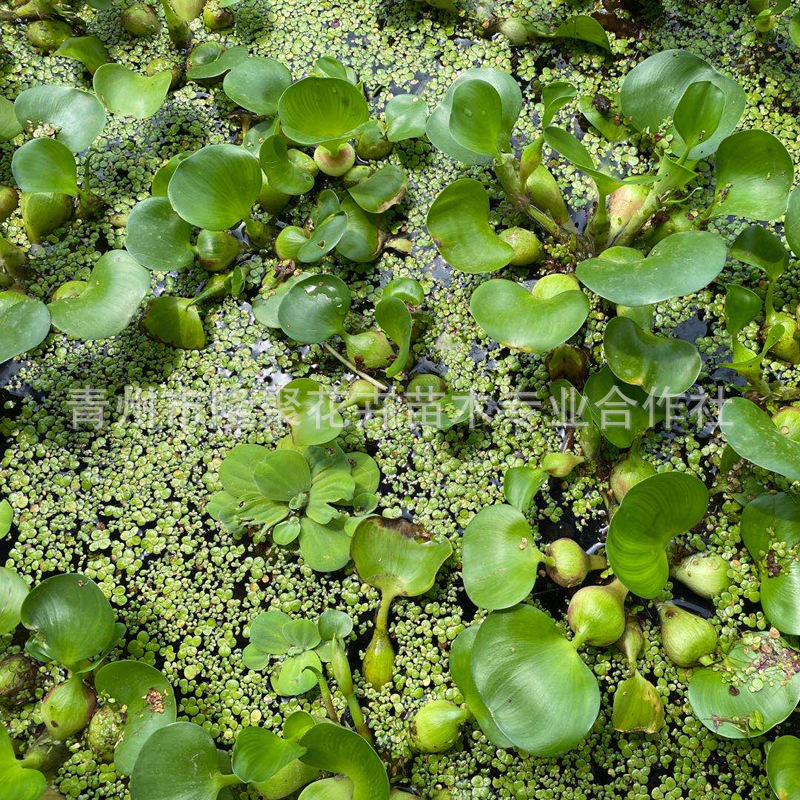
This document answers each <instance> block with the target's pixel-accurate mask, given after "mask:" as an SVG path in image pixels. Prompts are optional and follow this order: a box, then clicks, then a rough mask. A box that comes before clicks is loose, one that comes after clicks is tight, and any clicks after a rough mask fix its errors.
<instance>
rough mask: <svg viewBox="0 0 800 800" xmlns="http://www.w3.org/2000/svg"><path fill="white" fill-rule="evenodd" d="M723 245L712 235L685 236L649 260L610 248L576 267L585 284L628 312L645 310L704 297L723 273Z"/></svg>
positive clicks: (669, 240) (663, 245) (673, 239)
mask: <svg viewBox="0 0 800 800" xmlns="http://www.w3.org/2000/svg"><path fill="white" fill-rule="evenodd" d="M726 257H727V249H726V247H725V242H724V241H723V240H722V239H721V238H720V237H719V236H717V234H715V233H711V232H710V231H683V232H681V233H673V234H672V235H671V236H667V237H666V238H665V239H662V240H661V241H660V242H659V243H658V244H657V245H656V246H655V247H654V248H653V249H652V250H651V251H650V253H649V255H648V256H647V258H645V257H644V256H643V255H642V254H641V253H640V252H639V251H638V250H632V249H631V248H629V247H610V248H609V249H608V250H606V251H604V252H603V253H602V254H601V255H600V256H599V257H597V258H590V259H587V260H586V261H582V262H581V263H580V264H578V268H577V270H576V274H577V276H578V278H580V281H581V283H583V284H584V286H586V287H587V288H589V289H591V291H593V292H594V293H595V294H599V295H600V297H603V298H605V299H606V300H610V301H611V302H612V303H618V304H620V305H625V306H646V305H649V304H650V303H660V302H662V301H663V300H669V299H670V298H671V297H682V296H683V295H687V294H692V293H694V292H698V291H700V289H702V288H703V287H704V286H707V285H708V284H709V283H710V282H711V281H713V280H714V278H716V277H717V275H719V273H720V272H722V268H723V267H724V266H725V259H726Z"/></svg>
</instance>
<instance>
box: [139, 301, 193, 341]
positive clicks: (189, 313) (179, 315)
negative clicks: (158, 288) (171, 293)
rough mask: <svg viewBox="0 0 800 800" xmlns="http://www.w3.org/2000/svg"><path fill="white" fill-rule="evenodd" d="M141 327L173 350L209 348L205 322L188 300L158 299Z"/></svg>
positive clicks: (145, 316)
mask: <svg viewBox="0 0 800 800" xmlns="http://www.w3.org/2000/svg"><path fill="white" fill-rule="evenodd" d="M142 324H143V325H144V328H145V330H146V331H147V332H148V333H149V334H150V335H151V336H152V337H153V338H154V339H157V340H158V341H159V342H163V343H164V344H168V345H171V346H172V347H178V348H181V349H182V350H202V349H203V348H204V347H205V346H206V334H205V331H204V330H203V320H202V319H201V318H200V312H199V311H198V309H197V306H196V305H193V304H192V300H190V299H189V298H186V297H167V296H165V295H162V296H161V297H156V298H155V299H154V300H153V301H151V303H150V305H149V306H148V308H147V313H146V314H145V315H144V319H143V320H142Z"/></svg>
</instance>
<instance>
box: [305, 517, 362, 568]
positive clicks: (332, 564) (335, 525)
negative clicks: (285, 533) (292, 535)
mask: <svg viewBox="0 0 800 800" xmlns="http://www.w3.org/2000/svg"><path fill="white" fill-rule="evenodd" d="M300 555H301V556H302V557H303V561H305V562H306V564H308V566H309V567H311V569H313V570H314V571H315V572H335V571H336V570H340V569H342V568H343V567H344V566H345V565H346V564H347V562H348V561H350V536H349V535H348V533H347V532H346V531H345V529H344V520H343V519H340V520H333V521H332V522H330V523H328V524H327V525H321V524H320V523H318V522H315V521H314V520H313V519H310V518H309V517H303V520H302V522H301V526H300Z"/></svg>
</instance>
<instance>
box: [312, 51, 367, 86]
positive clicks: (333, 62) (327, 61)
mask: <svg viewBox="0 0 800 800" xmlns="http://www.w3.org/2000/svg"><path fill="white" fill-rule="evenodd" d="M309 75H314V76H316V77H318V78H338V79H340V80H343V81H347V82H348V83H352V84H353V86H356V85H358V76H357V75H356V72H355V70H354V69H353V68H352V67H346V66H345V65H344V64H342V62H341V61H339V59H338V58H334V57H333V56H322V57H321V58H318V59H317V60H316V61H315V62H314V68H313V69H312V70H311V72H309Z"/></svg>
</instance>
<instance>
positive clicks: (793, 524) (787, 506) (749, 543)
mask: <svg viewBox="0 0 800 800" xmlns="http://www.w3.org/2000/svg"><path fill="white" fill-rule="evenodd" d="M741 534H742V541H743V542H744V544H745V547H747V549H748V550H749V551H750V555H751V556H752V557H753V561H754V562H755V565H756V569H757V573H758V577H759V580H760V588H759V595H760V599H761V605H762V607H763V609H764V614H765V615H766V617H767V619H768V620H769V621H770V622H771V623H772V624H773V625H774V626H775V627H776V628H778V630H780V631H783V633H791V634H795V635H796V634H798V633H800V560H798V558H797V553H798V546H800V498H798V497H796V496H795V495H791V494H784V493H779V494H762V495H760V496H759V497H757V498H756V499H755V500H753V501H752V502H751V503H748V504H747V505H746V506H745V509H744V511H743V512H742V522H741Z"/></svg>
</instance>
